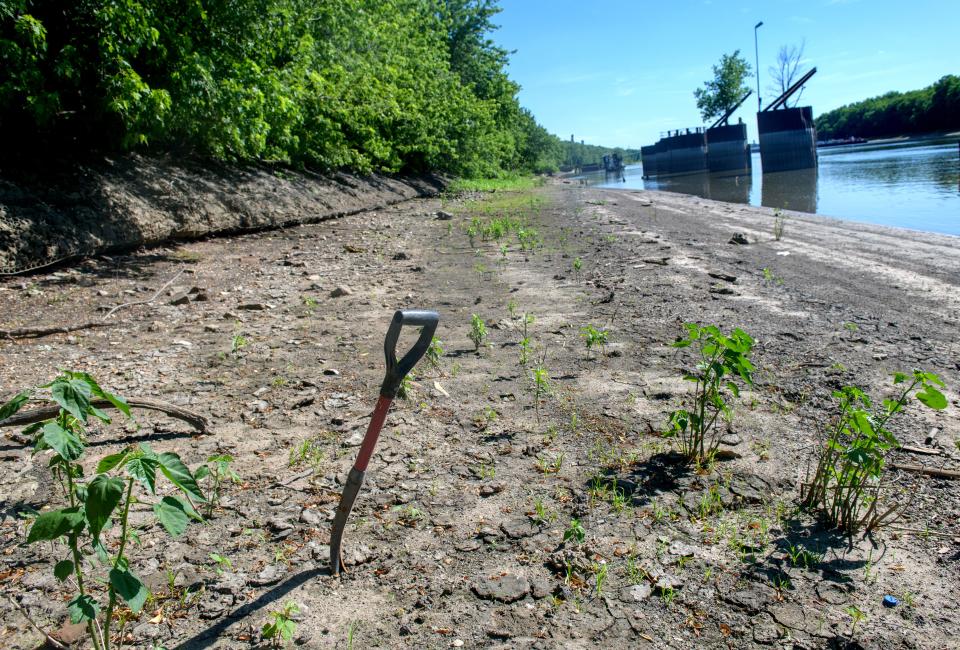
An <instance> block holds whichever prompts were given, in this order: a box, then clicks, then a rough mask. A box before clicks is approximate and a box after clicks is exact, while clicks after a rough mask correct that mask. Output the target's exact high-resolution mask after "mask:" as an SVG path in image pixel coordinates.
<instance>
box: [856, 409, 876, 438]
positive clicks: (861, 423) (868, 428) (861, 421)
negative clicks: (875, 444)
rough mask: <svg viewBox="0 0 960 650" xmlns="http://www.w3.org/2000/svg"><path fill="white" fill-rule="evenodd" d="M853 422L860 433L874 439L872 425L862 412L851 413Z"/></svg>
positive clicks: (867, 416) (868, 417)
mask: <svg viewBox="0 0 960 650" xmlns="http://www.w3.org/2000/svg"><path fill="white" fill-rule="evenodd" d="M853 422H854V424H855V425H856V428H857V430H858V431H860V433H862V434H864V435H866V436H870V437H874V436H875V434H874V432H873V423H872V422H870V416H869V415H867V414H866V413H865V412H863V411H854V413H853Z"/></svg>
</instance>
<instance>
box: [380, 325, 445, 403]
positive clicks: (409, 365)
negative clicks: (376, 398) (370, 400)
mask: <svg viewBox="0 0 960 650" xmlns="http://www.w3.org/2000/svg"><path fill="white" fill-rule="evenodd" d="M439 322H440V314H438V313H437V312H435V311H430V310H429V309H402V310H399V311H397V312H396V313H395V314H394V315H393V320H392V321H390V329H388V330H387V338H385V339H384V341H383V352H384V355H385V356H386V357H387V374H386V376H385V377H384V378H383V385H382V386H380V396H381V397H386V398H388V399H393V398H394V397H396V396H397V391H399V390H400V383H401V382H402V381H403V378H404V377H406V376H407V373H408V372H410V371H411V370H413V367H414V366H415V365H417V362H418V361H420V358H421V357H423V355H424V354H425V353H426V351H427V348H429V347H430V341H432V340H433V335H434V333H435V332H436V331H437V324H438V323H439ZM405 325H408V326H410V327H422V328H423V329H421V330H420V338H418V339H417V342H416V343H414V344H413V347H412V348H410V350H409V351H407V353H406V354H405V355H403V358H402V359H400V360H399V361H397V349H396V348H397V340H398V339H399V338H400V330H402V329H403V327H404V326H405Z"/></svg>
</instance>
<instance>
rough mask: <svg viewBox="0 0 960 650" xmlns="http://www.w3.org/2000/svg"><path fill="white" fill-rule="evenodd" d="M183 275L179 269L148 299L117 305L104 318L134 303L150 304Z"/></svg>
mask: <svg viewBox="0 0 960 650" xmlns="http://www.w3.org/2000/svg"><path fill="white" fill-rule="evenodd" d="M181 275H183V269H180V270H179V271H177V273H176V275H174V276H173V277H172V278H170V279H169V280H167V282H166V283H165V284H164V285H163V286H162V287H160V288H159V289H157V291H156V293H154V294H153V295H152V296H150V297H149V298H147V299H146V300H135V301H133V302H125V303H123V304H122V305H117V306H116V307H114V308H113V309H111V310H110V311H108V312H107V313H106V314H104V315H103V320H107V319H108V318H110V317H111V316H113V314H114V313H115V312H117V311H119V310H121V309H123V308H124V307H133V306H134V305H148V304H150V303H151V302H153V301H154V300H156V299H157V298H158V297H159V296H160V294H161V293H163V292H164V291H166V289H167V287H169V286H170V285H171V284H173V283H174V282H176V281H177V278H179V277H180V276H181Z"/></svg>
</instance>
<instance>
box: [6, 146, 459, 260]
mask: <svg viewBox="0 0 960 650" xmlns="http://www.w3.org/2000/svg"><path fill="white" fill-rule="evenodd" d="M443 185H444V181H443V180H442V179H440V178H438V177H421V178H404V177H390V176H384V175H380V174H372V175H367V176H360V175H354V174H348V173H344V172H338V173H332V174H315V173H311V172H308V171H296V170H292V169H288V168H283V167H270V166H267V165H259V166H256V165H247V166H238V165H228V164H215V163H211V162H210V161H206V160H205V161H190V160H189V159H187V160H184V159H177V160H173V159H172V158H149V157H145V156H139V155H125V156H118V157H117V158H115V159H105V160H97V161H95V162H91V163H79V162H78V163H73V164H67V163H59V164H57V165H55V166H53V167H52V168H51V169H46V170H44V171H43V172H42V173H39V172H30V171H29V170H10V169H6V170H0V273H11V272H16V271H22V270H24V269H29V268H32V267H37V266H44V265H52V264H55V263H56V262H58V261H62V260H71V259H79V258H82V257H88V256H91V255H96V254H99V253H112V252H125V251H129V250H132V249H135V248H137V247H140V246H152V245H156V244H158V243H161V242H163V241H175V240H189V239H197V238H200V237H205V236H209V235H222V234H230V233H241V232H249V231H256V230H266V229H271V228H282V227H286V226H291V225H296V224H301V223H315V222H319V221H324V220H326V219H332V218H335V217H341V216H343V215H346V214H353V213H355V212H359V211H362V210H373V209H378V208H382V207H384V206H387V205H391V204H394V203H397V202H398V201H405V200H409V199H412V198H416V197H424V196H436V195H437V193H438V192H439V191H440V190H441V189H442V188H443Z"/></svg>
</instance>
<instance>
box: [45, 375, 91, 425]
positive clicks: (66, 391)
mask: <svg viewBox="0 0 960 650" xmlns="http://www.w3.org/2000/svg"><path fill="white" fill-rule="evenodd" d="M50 396H51V397H53V401H55V402H56V403H57V404H59V405H60V406H61V407H62V408H63V409H64V410H65V411H66V412H67V413H69V414H70V415H72V416H73V417H75V418H77V419H78V420H81V421H83V422H86V421H87V409H88V408H90V396H91V394H90V386H88V385H87V382H85V381H83V380H82V379H65V378H57V379H56V380H55V381H54V382H53V384H51V385H50Z"/></svg>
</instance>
